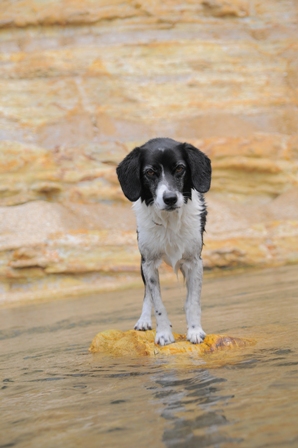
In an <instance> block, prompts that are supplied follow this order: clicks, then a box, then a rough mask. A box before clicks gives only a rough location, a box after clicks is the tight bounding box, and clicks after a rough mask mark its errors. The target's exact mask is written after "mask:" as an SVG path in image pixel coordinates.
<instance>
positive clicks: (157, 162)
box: [117, 138, 211, 345]
mask: <svg viewBox="0 0 298 448" xmlns="http://www.w3.org/2000/svg"><path fill="white" fill-rule="evenodd" d="M117 175H118V179H119V182H120V185H121V188H122V190H123V193H124V194H125V196H126V197H127V198H128V199H129V200H130V201H132V202H134V205H133V208H134V211H135V213H136V218H137V234H138V244H139V250H140V253H141V273H142V278H143V281H144V284H145V296H144V302H143V309H142V314H141V317H140V319H139V320H138V322H137V323H136V325H135V327H134V328H135V329H136V330H149V329H150V330H151V328H152V324H151V305H152V304H153V307H154V312H155V317H156V327H157V328H156V337H155V343H157V344H160V345H166V344H170V343H171V342H174V337H173V334H172V329H171V328H172V325H171V323H170V321H169V319H168V315H167V312H166V309H165V307H164V305H163V303H162V300H161V295H160V286H159V275H158V267H159V265H160V263H161V261H162V260H164V261H165V262H166V263H167V264H169V265H171V266H172V267H173V269H174V270H175V271H176V272H177V271H178V269H180V270H181V272H182V274H183V276H184V278H185V280H186V287H187V298H186V303H185V313H186V321H187V339H188V340H189V341H191V342H192V343H194V344H198V343H200V342H202V341H203V339H204V337H205V332H204V331H203V329H202V327H201V306H200V295H201V288H202V276H203V266H202V259H201V251H202V245H203V232H204V230H205V223H206V215H207V210H206V206H205V201H204V197H203V193H205V192H207V191H208V190H209V188H210V182H211V163H210V160H209V158H208V157H207V156H206V155H205V154H203V153H202V152H201V151H200V150H198V149H196V148H195V147H194V146H192V145H190V144H188V143H179V142H176V141H175V140H172V139H170V138H155V139H153V140H149V141H148V142H147V143H145V144H144V145H143V146H140V147H137V148H135V149H133V150H132V151H131V152H130V153H129V154H128V155H127V156H126V157H125V159H124V160H123V161H122V162H121V163H120V164H119V166H118V167H117Z"/></svg>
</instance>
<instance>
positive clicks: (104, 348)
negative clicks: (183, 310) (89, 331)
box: [89, 330, 256, 356]
mask: <svg viewBox="0 0 298 448" xmlns="http://www.w3.org/2000/svg"><path fill="white" fill-rule="evenodd" d="M154 337H155V331H153V330H151V331H135V330H128V331H119V330H107V331H103V332H102V333H98V334H97V335H96V336H95V338H94V339H93V341H92V343H91V346H90V349H89V350H90V351H91V352H92V353H105V354H108V355H114V356H125V355H130V356H134V355H138V356H154V355H159V354H164V355H182V354H188V355H190V354H191V355H203V354H206V353H212V352H216V351H219V350H231V349H235V348H240V347H247V346H250V345H254V344H255V343H256V341H255V340H253V339H244V338H234V337H231V336H227V335H221V334H209V335H207V336H206V338H205V340H204V342H202V344H191V343H190V342H189V341H187V340H186V336H185V335H184V334H177V333H174V337H175V341H176V342H174V343H173V344H170V345H165V346H164V347H161V346H160V345H157V344H155V343H154Z"/></svg>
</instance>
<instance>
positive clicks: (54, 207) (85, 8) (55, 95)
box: [0, 0, 298, 301]
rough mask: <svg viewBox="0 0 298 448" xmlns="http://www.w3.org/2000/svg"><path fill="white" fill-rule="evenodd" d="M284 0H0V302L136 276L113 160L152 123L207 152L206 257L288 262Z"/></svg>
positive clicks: (291, 190)
mask: <svg viewBox="0 0 298 448" xmlns="http://www.w3.org/2000/svg"><path fill="white" fill-rule="evenodd" d="M297 14H298V5H297V2H296V1H295V0H283V1H279V0H268V1H266V2H261V1H257V0H255V1H254V0H251V1H249V0H199V1H192V0H189V1H187V2H184V3H181V2H180V1H178V0H167V1H165V2H162V3H161V2H158V1H155V0H153V1H149V2H146V4H141V3H138V2H136V1H130V2H125V3H123V2H120V1H119V0H114V1H112V2H111V1H109V2H106V1H103V0H97V1H94V0H87V1H84V2H82V1H78V0H66V1H63V2H60V1H58V0H47V1H44V0H43V1H41V0H22V1H14V2H10V1H4V2H1V5H0V67H1V70H0V232H1V234H0V278H1V286H0V288H1V292H2V300H3V301H11V300H15V299H22V298H27V299H30V298H40V297H44V296H47V297H50V296H53V295H57V296H59V295H65V294H70V293H77V292H84V291H93V290H94V291H95V290H100V289H106V288H117V287H119V285H123V284H127V283H134V282H136V281H139V274H138V270H139V255H138V250H137V247H136V239H135V229H134V217H133V216H132V212H131V210H130V204H128V203H127V202H126V200H125V199H124V198H123V195H122V193H121V191H120V188H119V185H118V183H117V179H116V176H115V166H116V165H117V163H118V162H119V161H120V160H121V159H122V158H123V157H124V156H125V154H127V152H128V151H129V150H131V149H132V148H133V147H134V146H136V145H138V144H140V143H143V142H145V141H146V140H147V139H149V138H153V137H156V136H168V137H172V138H175V139H177V140H181V141H189V142H191V143H193V144H194V145H196V146H197V147H199V148H201V149H202V150H203V151H205V152H206V153H207V154H208V155H209V157H210V158H211V159H212V164H213V181H212V189H211V191H210V193H208V195H207V202H208V205H209V215H208V226H207V234H206V244H205V248H204V261H205V266H206V267H208V268H214V267H217V268H223V267H231V266H269V265H270V266H271V265H278V264H284V263H294V262H297V261H298V244H297V241H298V239H297V236H298V206H297V203H298V132H297V129H298V107H297V102H298V75H297V73H298V70H297V69H298V62H297V61H298V43H297V42H298V41H297V22H298V15H297Z"/></svg>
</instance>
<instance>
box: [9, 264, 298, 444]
mask: <svg viewBox="0 0 298 448" xmlns="http://www.w3.org/2000/svg"><path fill="white" fill-rule="evenodd" d="M297 274H298V267H297V266H293V267H287V268H279V269H275V270H266V271H259V272H248V273H245V274H241V275H233V276H228V277H223V278H213V279H211V278H210V279H205V282H204V287H203V300H202V302H203V328H204V329H205V331H207V332H208V333H226V334H229V335H232V336H249V337H255V338H256V339H257V344H256V345H255V346H254V347H250V348H247V349H244V350H236V351H235V352H234V351H233V352H230V351H228V352H221V353H219V354H211V355H205V356H204V357H203V358H202V359H187V358H186V359H185V357H183V358H181V357H173V358H169V357H167V358H162V357H157V358H138V359H136V358H122V359H120V358H116V359H115V358H114V359H113V358H111V357H105V356H102V355H99V354H95V355H92V354H90V353H89V352H88V347H89V345H90V342H91V340H92V338H93V337H94V336H95V334H96V333H97V332H99V331H103V330H106V329H109V328H118V329H120V330H125V329H129V328H132V326H133V324H134V323H135V321H136V320H137V318H138V317H139V316H138V314H139V312H140V309H141V302H142V295H143V294H142V292H141V291H139V290H133V291H121V292H118V293H109V294H102V295H99V296H97V297H95V296H92V297H83V298H81V299H68V300H61V301H56V302H55V301H54V302H50V303H39V304H34V305H22V306H19V307H14V308H6V309H4V308H2V309H0V328H1V331H0V356H1V363H0V370H1V382H2V384H1V386H0V387H1V388H2V389H1V391H0V396H1V400H0V447H2V448H3V447H30V448H31V447H32V448H34V447H88V448H89V447H91V448H92V447H148V446H149V445H151V446H153V447H207V446H211V447H233V446H235V447H297V446H298V424H297V421H298V357H297V351H298V344H297V328H298V325H297V316H298V300H297V297H298V275H297ZM184 294H185V291H184V287H183V285H181V284H179V283H177V284H174V285H172V286H171V287H166V288H163V297H164V301H165V304H166V307H167V309H168V311H169V314H170V318H171V320H172V323H173V324H174V325H173V326H174V331H177V332H184V331H185V324H184V316H183V312H182V306H183V296H184ZM118 309H119V311H117V310H118Z"/></svg>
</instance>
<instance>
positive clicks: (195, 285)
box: [180, 258, 206, 344]
mask: <svg viewBox="0 0 298 448" xmlns="http://www.w3.org/2000/svg"><path fill="white" fill-rule="evenodd" d="M180 269H181V272H182V274H183V275H184V277H185V281H186V287H187V297H186V302H185V307H184V309H185V314H186V322H187V339H188V340H189V341H190V342H192V343H193V344H199V343H200V342H202V341H203V340H204V338H205V336H206V333H205V332H204V331H203V329H202V327H201V304H200V301H201V289H202V280H203V264H202V260H201V258H194V259H192V260H187V261H185V262H184V263H183V264H182V266H181V268H180Z"/></svg>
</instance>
